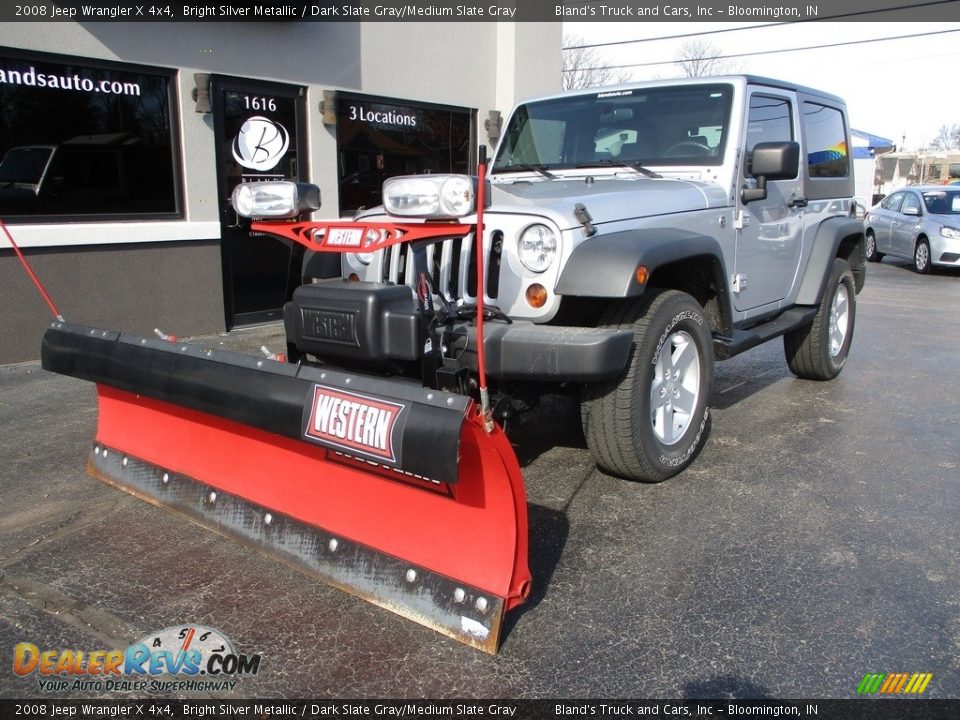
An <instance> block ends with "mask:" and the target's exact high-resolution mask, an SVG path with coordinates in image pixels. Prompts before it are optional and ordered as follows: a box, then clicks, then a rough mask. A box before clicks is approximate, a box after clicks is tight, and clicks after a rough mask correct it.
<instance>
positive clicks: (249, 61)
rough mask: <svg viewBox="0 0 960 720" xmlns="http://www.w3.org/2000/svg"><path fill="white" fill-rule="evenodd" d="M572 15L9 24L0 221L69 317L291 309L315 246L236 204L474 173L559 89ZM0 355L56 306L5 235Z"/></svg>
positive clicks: (4, 29) (265, 314)
mask: <svg viewBox="0 0 960 720" xmlns="http://www.w3.org/2000/svg"><path fill="white" fill-rule="evenodd" d="M560 47H561V25H560V23H480V22H462V23H441V22H429V23H396V24H394V23H387V22H380V23H345V22H335V23H322V22H249V23H206V22H205V23H167V24H164V23H115V22H114V23H95V22H94V23H90V22H80V23H74V22H63V23H6V24H4V25H3V26H0V158H2V162H0V219H2V220H3V221H4V223H5V224H6V225H7V228H8V230H9V231H10V233H11V234H12V236H13V238H14V239H15V241H16V242H17V244H18V245H19V246H20V247H21V248H22V249H23V251H24V253H25V255H26V256H27V258H28V259H29V261H30V263H31V265H32V266H33V268H34V270H35V271H36V273H37V275H38V276H39V277H40V278H41V279H42V281H43V282H44V284H45V285H46V287H47V289H48V290H49V292H50V294H51V295H52V296H53V298H54V300H55V302H56V303H57V304H58V306H59V308H60V310H61V312H62V313H63V315H64V316H65V318H66V319H68V320H70V321H73V322H78V323H84V324H89V325H96V326H99V327H106V328H113V329H122V330H126V331H131V332H136V333H140V334H150V333H152V330H153V328H155V327H160V328H163V329H164V330H166V331H167V332H169V333H172V334H176V335H178V336H189V335H196V334H201V333H208V332H214V331H222V330H224V329H232V328H236V327H242V326H244V325H251V324H258V323H263V322H270V321H272V320H275V319H278V318H279V317H280V311H281V308H282V305H283V302H284V300H285V299H286V297H287V296H288V293H289V292H290V291H291V289H292V287H294V286H295V285H296V284H297V282H298V279H299V276H300V263H299V257H298V256H297V254H296V253H295V252H294V251H292V250H291V248H290V247H288V246H287V245H284V244H283V243H281V242H279V241H277V240H273V239H269V238H265V237H263V236H255V235H252V234H251V233H250V232H249V231H248V230H246V229H245V228H244V227H242V226H241V224H240V223H239V222H238V219H237V217H236V214H235V213H234V212H233V210H232V209H231V207H230V204H229V198H230V194H231V192H232V191H233V189H234V187H236V185H237V184H238V183H241V182H249V181H251V180H257V179H266V178H290V179H298V180H302V181H309V182H312V183H315V184H317V185H318V186H319V187H320V193H321V200H322V207H321V209H320V210H319V211H318V212H317V213H315V215H314V217H317V218H329V217H343V216H349V215H351V214H352V213H353V212H354V211H356V210H357V209H358V208H360V207H369V206H372V205H375V204H378V203H379V188H380V184H381V182H382V181H383V179H384V178H386V177H390V176H392V175H398V174H409V173H428V172H472V171H473V170H475V167H476V161H477V148H478V146H479V145H480V144H486V145H487V146H488V148H490V149H491V150H492V148H493V146H494V145H495V143H496V140H497V137H498V133H499V127H500V123H499V122H498V120H497V119H498V117H499V116H506V115H507V114H508V112H509V111H510V108H511V107H512V106H513V105H514V104H515V103H516V102H517V101H518V100H519V99H522V98H524V97H529V96H533V95H542V94H548V93H552V92H556V91H558V90H559V88H560V78H561V71H560V66H561V57H560V56H561V53H560ZM0 304H2V308H3V312H2V315H0V336H2V338H3V343H2V344H0V364H2V363H11V362H20V361H25V360H34V359H36V358H37V357H38V356H39V347H40V337H41V335H42V333H43V330H44V329H45V327H46V325H47V323H48V321H49V320H50V319H51V318H50V312H49V310H48V309H47V307H46V305H45V304H44V302H43V300H42V299H41V298H40V296H39V294H38V293H37V292H36V291H35V290H34V288H33V287H32V285H31V284H30V281H29V279H28V278H27V276H26V274H25V273H24V272H23V270H22V268H21V267H20V265H19V263H18V261H17V258H16V256H15V255H14V253H13V251H12V249H11V248H10V246H9V243H8V241H7V239H6V237H5V236H2V235H0Z"/></svg>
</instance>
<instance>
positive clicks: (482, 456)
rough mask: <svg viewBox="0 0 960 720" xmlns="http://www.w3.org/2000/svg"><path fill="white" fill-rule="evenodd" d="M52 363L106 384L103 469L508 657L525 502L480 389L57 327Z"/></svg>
mask: <svg viewBox="0 0 960 720" xmlns="http://www.w3.org/2000/svg"><path fill="white" fill-rule="evenodd" d="M42 359H43V367H44V368H45V369H47V370H50V371H53V372H58V373H62V374H65V375H70V376H73V377H78V378H82V379H86V380H90V381H93V382H95V383H96V384H97V394H98V401H99V414H98V424H97V431H96V437H95V440H94V445H93V448H92V450H91V453H90V458H89V462H88V465H87V469H88V471H89V472H90V473H91V474H92V475H94V476H95V477H97V478H100V479H101V480H104V481H106V482H108V483H110V484H112V485H115V486H117V487H119V488H121V489H123V490H126V491H127V492H130V493H132V494H134V495H136V496H138V497H141V498H143V499H145V500H147V501H149V502H151V503H154V504H156V505H159V506H162V507H164V508H169V509H172V510H175V511H177V512H180V513H182V514H184V515H186V516H187V517H188V518H190V519H191V520H193V521H195V522H197V523H199V524H201V525H203V526H205V527H207V528H210V529H212V530H214V531H216V532H218V533H221V534H223V535H225V536H227V537H230V538H233V539H236V540H239V541H242V542H244V543H247V544H250V545H253V546H254V547H256V548H258V549H260V550H262V551H264V552H266V553H268V554H270V555H272V556H274V557H277V558H279V559H281V560H283V561H284V562H287V563H289V564H292V565H294V566H296V567H298V568H300V569H302V570H305V571H307V572H308V573H310V574H312V575H315V576H317V577H319V578H321V579H323V580H325V581H327V582H329V583H330V584H332V585H334V586H336V587H339V588H341V589H343V590H346V591H347V592H350V593H352V594H355V595H357V596H359V597H362V598H364V599H366V600H369V601H370V602H373V603H375V604H377V605H379V606H381V607H384V608H387V609H389V610H391V611H393V612H396V613H398V614H400V615H403V616H404V617H407V618H410V619H411V620H414V621H416V622H419V623H421V624H423V625H426V626H428V627H432V628H434V629H435V630H437V631H439V632H442V633H444V634H446V635H448V636H450V637H453V638H455V639H457V640H460V641H461V642H464V643H466V644H468V645H471V646H474V647H476V648H478V649H481V650H484V651H487V652H496V650H497V647H498V643H499V635H500V627H501V621H502V619H503V615H504V613H505V612H506V611H508V610H510V609H511V608H513V607H515V606H517V605H519V604H520V603H522V602H523V600H524V599H525V598H526V596H527V595H528V593H529V586H530V573H529V569H528V566H527V508H526V497H525V492H524V488H523V478H522V475H521V472H520V468H519V465H518V463H517V460H516V456H515V455H514V453H513V449H512V448H511V447H510V444H509V442H508V441H507V439H506V436H505V435H504V434H503V433H502V431H501V430H500V429H499V428H495V429H494V431H493V433H490V434H488V433H486V432H485V431H484V429H483V424H482V421H481V419H480V418H479V416H478V415H477V414H476V412H475V408H474V406H473V404H472V402H471V401H470V399H469V398H466V397H464V396H459V395H453V394H449V393H444V392H441V391H437V390H430V389H426V388H422V387H420V386H419V384H412V383H408V382H406V381H398V380H384V379H381V378H374V377H369V376H363V375H357V374H350V373H346V372H342V371H337V370H327V369H322V368H316V367H308V366H298V365H291V364H284V363H278V362H274V361H272V360H264V359H259V358H256V357H252V356H247V355H241V354H237V353H231V352H225V351H219V350H206V349H203V348H200V347H198V346H194V345H189V344H184V343H170V342H165V341H158V340H153V339H149V338H142V337H139V336H134V335H125V334H121V333H117V332H114V331H109V330H100V329H97V328H89V327H84V326H78V325H71V324H68V323H60V322H58V323H54V324H53V325H52V326H51V328H50V329H49V330H48V331H47V333H46V334H45V336H44V340H43V348H42Z"/></svg>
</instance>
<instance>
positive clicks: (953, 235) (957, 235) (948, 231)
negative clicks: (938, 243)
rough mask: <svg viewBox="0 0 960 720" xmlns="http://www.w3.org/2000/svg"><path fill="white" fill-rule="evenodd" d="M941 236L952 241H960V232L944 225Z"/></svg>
mask: <svg viewBox="0 0 960 720" xmlns="http://www.w3.org/2000/svg"><path fill="white" fill-rule="evenodd" d="M940 234H941V235H943V236H944V237H945V238H950V239H951V240H960V230H957V229H956V228H952V227H947V226H946V225H944V226H943V227H941V228H940Z"/></svg>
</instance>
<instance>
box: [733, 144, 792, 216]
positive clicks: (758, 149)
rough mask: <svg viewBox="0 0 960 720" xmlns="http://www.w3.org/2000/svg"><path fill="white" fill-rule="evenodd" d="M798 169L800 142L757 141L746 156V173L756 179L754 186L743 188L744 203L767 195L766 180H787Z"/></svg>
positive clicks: (741, 195)
mask: <svg viewBox="0 0 960 720" xmlns="http://www.w3.org/2000/svg"><path fill="white" fill-rule="evenodd" d="M799 170H800V144H799V143H796V142H763V143H757V144H756V145H755V146H754V147H753V151H752V152H751V153H750V156H749V157H748V158H747V175H748V176H749V177H754V178H756V179H757V186H756V187H755V188H743V190H742V191H741V193H740V197H741V199H742V200H743V202H744V204H746V203H749V202H753V201H754V200H764V199H766V197H767V181H768V180H789V179H791V178H795V177H796V176H797V173H798V172H799Z"/></svg>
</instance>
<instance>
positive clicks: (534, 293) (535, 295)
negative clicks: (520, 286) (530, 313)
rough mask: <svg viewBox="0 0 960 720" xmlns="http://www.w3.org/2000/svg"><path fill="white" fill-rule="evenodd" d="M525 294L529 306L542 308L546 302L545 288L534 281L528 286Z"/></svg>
mask: <svg viewBox="0 0 960 720" xmlns="http://www.w3.org/2000/svg"><path fill="white" fill-rule="evenodd" d="M526 296H527V304H528V305H529V306H530V307H534V308H542V307H543V306H544V305H546V304H547V289H546V288H545V287H544V286H543V285H541V284H540V283H534V284H533V285H531V286H530V287H528V288H527V292H526Z"/></svg>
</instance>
